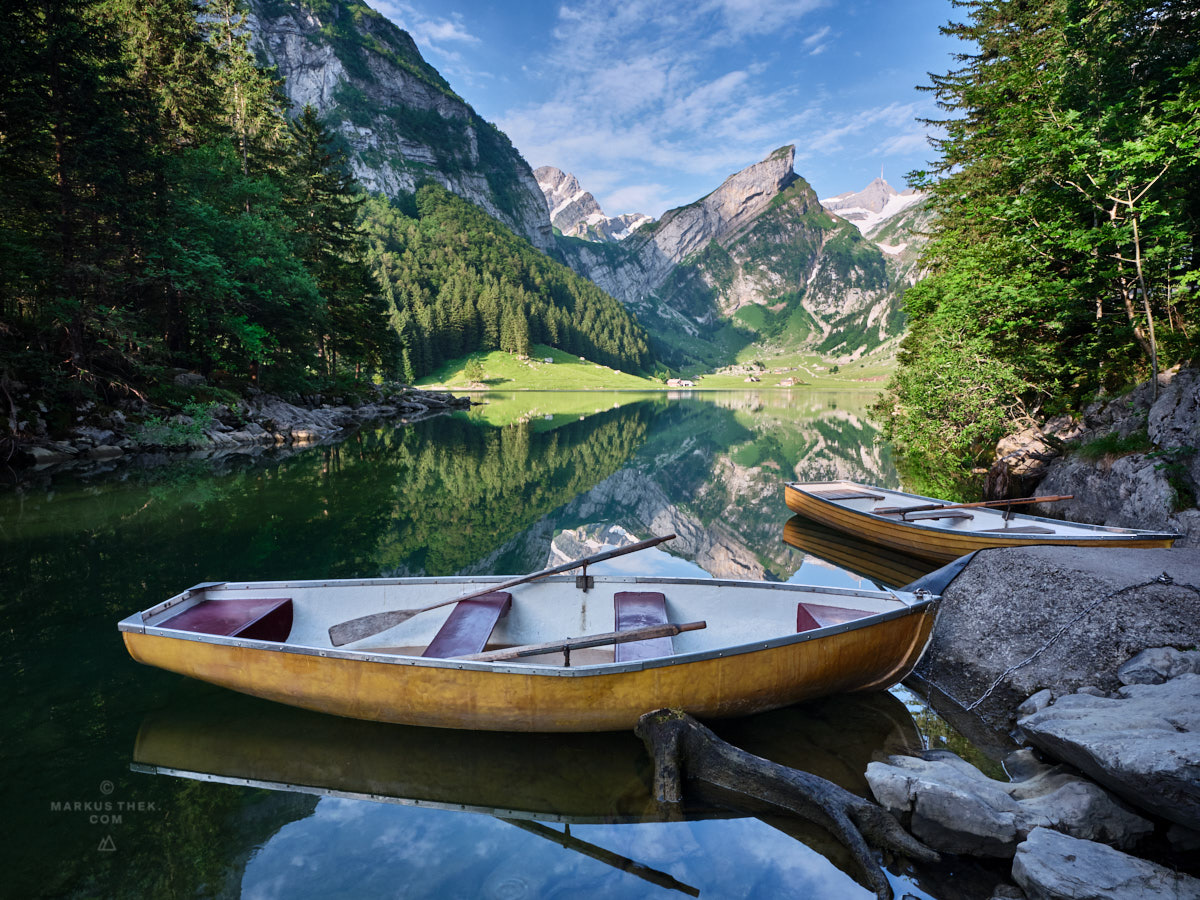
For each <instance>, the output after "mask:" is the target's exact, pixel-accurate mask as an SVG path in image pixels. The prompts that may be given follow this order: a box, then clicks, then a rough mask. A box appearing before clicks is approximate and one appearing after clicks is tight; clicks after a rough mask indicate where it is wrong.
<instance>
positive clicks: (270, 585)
mask: <svg viewBox="0 0 1200 900" xmlns="http://www.w3.org/2000/svg"><path fill="white" fill-rule="evenodd" d="M514 577H519V576H514V575H456V576H453V577H446V578H423V577H422V578H359V579H344V580H335V581H242V582H229V581H226V582H218V584H219V586H218V587H215V588H206V590H208V591H210V592H212V591H256V590H285V589H287V588H300V589H312V588H320V587H336V588H341V587H387V586H390V585H396V586H407V585H426V584H488V583H491V582H502V581H508V580H510V579H512V578H514ZM595 579H596V584H695V585H700V586H710V587H714V586H715V587H741V588H750V589H758V590H763V589H765V590H773V591H779V590H783V591H801V592H804V593H820V594H842V595H846V596H852V597H878V598H880V599H887V598H889V597H890V596H891V594H892V592H891V591H868V590H862V589H860V588H835V587H827V586H825V585H810V584H791V583H788V582H778V581H745V580H739V579H727V578H677V577H672V576H662V575H596V576H595ZM574 581H575V576H574V575H551V576H549V577H546V578H539V579H537V583H539V584H567V583H572V584H573V583H574ZM531 583H533V582H531ZM193 590H195V588H189V589H188V590H187V591H184V592H183V593H181V594H177V595H176V596H175V597H172V598H171V599H170V600H167V601H164V603H160V604H158V605H157V606H152V607H150V608H149V609H146V610H144V611H143V613H142V614H143V615H147V614H154V613H155V612H156V611H157V610H159V609H165V608H167V607H166V604H168V603H173V602H179V601H181V600H186V599H189V598H190V596H191V591H193ZM447 599H453V598H447Z"/></svg>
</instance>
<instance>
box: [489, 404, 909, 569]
mask: <svg viewBox="0 0 1200 900" xmlns="http://www.w3.org/2000/svg"><path fill="white" fill-rule="evenodd" d="M858 399H859V398H856V396H855V395H845V394H841V395H831V396H814V395H807V394H797V395H796V396H795V397H791V396H790V395H789V394H785V393H783V392H776V393H769V394H754V393H741V392H731V393H717V394H712V395H706V396H705V397H704V399H696V400H682V401H679V402H676V403H672V404H669V405H668V406H666V407H665V408H663V409H661V410H660V411H658V413H657V414H656V415H655V416H654V419H653V422H652V425H651V429H650V432H649V435H648V437H647V439H646V441H645V443H644V445H643V446H642V447H641V449H640V450H639V451H638V452H637V454H636V455H635V456H634V458H633V459H632V460H630V462H629V464H628V465H626V466H625V467H624V468H622V469H621V470H619V471H617V472H615V473H613V474H612V475H610V476H609V477H608V478H606V479H604V480H603V481H602V482H600V483H599V484H597V485H596V486H595V487H594V488H592V489H591V490H589V491H588V492H587V493H585V494H582V495H581V496H579V497H577V498H576V499H574V500H572V501H571V503H569V504H568V505H567V506H566V507H565V508H564V509H562V510H559V511H556V512H555V513H554V514H553V515H551V516H549V517H547V518H545V519H543V520H541V521H539V522H538V523H537V524H536V525H534V526H533V527H532V528H531V529H530V530H529V532H527V533H526V534H525V535H524V536H523V537H522V538H521V539H519V540H518V541H517V542H513V543H511V544H510V545H508V546H506V547H503V548H500V549H499V550H498V551H497V552H496V553H494V554H493V555H492V556H490V557H489V558H488V559H486V560H483V561H481V562H480V563H479V564H477V565H476V566H475V567H473V568H474V569H477V570H480V571H484V570H486V569H487V568H488V566H489V565H491V566H495V565H496V564H497V562H498V561H499V560H501V559H503V560H507V561H509V562H510V566H509V569H506V570H512V571H518V570H527V569H537V568H540V567H542V566H543V565H544V564H545V560H546V556H547V550H548V548H549V545H550V541H551V539H552V538H553V537H554V534H555V533H557V532H558V531H559V530H561V529H563V528H573V527H576V526H577V525H580V524H585V523H589V522H614V523H617V524H620V525H622V526H624V527H626V528H628V529H629V530H631V531H633V532H635V533H638V534H639V535H641V536H645V535H646V534H648V533H651V532H653V533H655V534H666V533H668V532H674V533H675V534H677V535H678V537H677V539H676V540H675V541H673V542H672V543H671V544H670V551H671V552H672V553H675V554H678V555H681V556H684V557H686V558H688V559H691V560H694V561H695V562H697V563H698V564H699V565H700V566H701V567H702V568H703V569H705V570H706V571H707V572H709V573H710V574H712V575H714V576H716V577H720V578H750V579H755V580H785V579H787V578H788V577H789V576H790V575H791V574H792V573H794V572H795V571H796V570H797V569H798V568H799V567H800V565H801V562H802V561H803V556H802V555H801V554H798V553H796V552H795V551H793V550H791V549H790V548H788V547H787V546H786V545H784V544H783V543H782V542H781V541H780V534H781V532H782V527H783V523H784V521H785V520H786V519H787V518H788V515H789V513H788V511H787V508H786V506H785V505H784V503H783V494H782V484H783V482H784V481H787V480H792V479H800V480H824V479H834V478H852V479H854V480H856V481H864V482H868V483H876V484H894V483H896V481H897V479H896V475H895V472H894V469H893V468H892V466H891V462H890V459H889V458H888V457H887V456H886V455H885V454H884V453H883V452H882V451H881V449H880V448H879V447H877V446H876V445H875V435H876V433H877V431H876V429H875V428H874V427H873V426H871V425H870V423H869V422H868V421H867V419H866V416H865V413H864V412H862V411H861V408H860V407H859V405H858V404H857V403H855V402H854V401H856V400H858ZM847 400H849V401H851V405H850V406H849V407H847V406H845V403H846V401H847ZM839 402H841V403H842V404H843V408H838V405H837V404H838V403H839Z"/></svg>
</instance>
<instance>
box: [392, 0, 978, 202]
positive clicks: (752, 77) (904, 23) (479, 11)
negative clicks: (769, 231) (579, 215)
mask: <svg viewBox="0 0 1200 900" xmlns="http://www.w3.org/2000/svg"><path fill="white" fill-rule="evenodd" d="M368 2H371V5H373V6H374V7H375V8H376V9H378V10H379V11H380V12H382V13H384V14H385V15H387V16H388V17H389V18H391V19H392V21H394V22H395V23H396V24H397V25H399V26H400V27H402V28H404V29H405V30H407V31H408V32H409V33H410V34H412V36H413V38H414V39H415V40H416V42H417V45H418V47H419V48H420V50H421V53H422V55H424V56H425V58H426V59H427V60H428V61H429V62H430V63H431V64H432V65H433V66H435V67H436V68H437V69H438V71H440V72H441V73H442V75H444V76H445V77H446V79H447V80H448V81H449V82H450V84H451V85H452V86H453V87H454V89H455V90H456V91H457V92H458V93H459V94H460V95H462V96H463V97H464V98H465V99H466V100H467V101H468V102H469V103H471V105H472V106H474V107H475V109H476V111H477V112H479V114H480V115H482V116H483V117H484V118H485V119H488V120H489V121H492V122H495V123H496V124H497V125H499V126H500V127H501V128H502V129H503V130H504V132H505V133H506V134H507V135H508V136H509V137H510V138H511V139H512V141H513V143H514V144H515V145H516V147H517V149H518V150H520V151H521V153H522V154H523V155H524V157H525V159H526V160H527V161H528V162H529V164H530V165H531V166H533V167H534V168H536V167H538V166H542V165H552V166H558V167H559V168H560V169H563V170H565V171H568V172H573V173H574V174H575V175H577V176H578V178H579V180H580V183H581V184H582V185H583V187H584V188H585V189H587V190H590V191H591V192H592V193H593V194H595V196H596V199H597V200H598V201H599V202H600V205H601V206H602V207H603V208H604V211H605V212H606V213H608V214H609V215H617V214H619V213H625V212H643V213H647V214H649V215H653V216H658V215H660V214H661V213H662V212H663V211H664V210H666V209H669V208H671V207H674V206H679V205H682V204H685V203H690V202H691V201H693V200H696V199H698V198H699V197H702V196H704V195H705V194H707V193H709V192H710V191H712V190H713V189H714V188H715V187H717V186H718V185H719V184H720V183H721V182H722V181H723V180H724V179H725V178H726V177H728V176H729V175H731V174H732V173H734V172H736V171H738V170H739V169H742V168H744V167H745V166H747V165H750V164H751V163H754V162H756V161H758V160H760V159H763V158H764V157H766V156H767V155H768V154H769V153H770V152H771V151H772V150H774V149H775V148H776V147H780V146H783V145H784V144H795V145H796V171H797V172H798V173H799V174H800V175H802V176H804V177H805V178H806V179H808V181H809V182H810V183H811V184H812V185H813V187H814V188H816V190H817V193H818V194H819V195H820V196H821V197H828V196H831V195H833V194H837V193H841V192H843V191H847V190H858V189H860V188H862V187H864V186H866V184H867V183H868V182H869V181H870V180H871V179H872V178H874V177H875V176H877V175H878V174H879V172H880V169H881V167H882V169H883V173H884V177H886V178H887V179H888V181H890V182H891V183H892V184H893V185H895V186H896V187H898V188H902V187H904V174H905V173H906V172H908V171H910V170H912V169H917V168H924V167H925V164H926V162H927V161H928V160H929V159H930V158H931V157H932V152H933V151H932V149H931V148H930V147H929V146H928V144H927V142H926V130H927V129H926V128H925V127H924V126H923V125H921V124H920V123H918V122H917V121H916V119H917V118H918V117H920V116H935V117H936V115H937V110H936V108H935V107H934V104H933V99H932V97H931V96H930V95H929V94H928V93H925V92H920V91H917V90H916V85H919V84H927V83H928V80H929V79H928V76H927V73H928V72H935V73H944V72H946V71H948V70H949V69H950V68H951V66H952V64H953V61H952V59H951V54H952V53H954V52H958V51H959V50H960V49H961V48H960V46H958V44H959V42H957V41H955V40H953V39H950V38H946V37H943V36H941V35H939V33H938V26H940V25H942V24H945V23H946V22H947V21H949V20H951V19H952V18H954V12H953V10H952V8H951V6H950V3H949V0H770V2H765V0H557V2H545V0H524V2H521V3H515V2H504V3H498V2H487V0H368Z"/></svg>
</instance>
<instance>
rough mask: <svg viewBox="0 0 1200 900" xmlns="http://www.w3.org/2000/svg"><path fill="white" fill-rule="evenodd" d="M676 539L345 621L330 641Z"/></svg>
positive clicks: (648, 542) (332, 629) (647, 543)
mask: <svg viewBox="0 0 1200 900" xmlns="http://www.w3.org/2000/svg"><path fill="white" fill-rule="evenodd" d="M674 539H675V535H673V534H668V535H664V536H662V537H654V538H650V539H649V540H645V541H638V542H637V543H636V544H628V545H626V546H624V547H617V548H616V549H615V550H605V551H604V552H603V553H597V554H595V555H593V556H585V557H584V558H583V559H577V560H574V561H573V562H566V563H563V564H562V565H559V566H553V567H551V568H549V569H542V571H540V572H534V573H533V574H532V575H524V576H522V577H521V578H514V579H512V580H511V581H505V582H502V583H501V584H490V585H488V586H487V587H484V588H480V589H479V590H477V591H473V592H471V593H470V594H463V595H462V596H461V597H452V598H451V599H449V600H442V601H441V602H439V603H431V604H430V605H429V606H422V607H421V608H420V609H393V610H388V611H387V612H380V613H372V614H371V615H369V616H359V617H358V618H357V619H349V620H347V621H345V622H339V623H338V624H337V625H333V626H330V628H329V641H330V643H331V644H333V646H335V647H340V646H342V644H349V643H352V642H353V641H358V640H362V639H363V638H365V637H370V636H371V635H373V634H378V633H379V632H381V631H386V630H387V629H389V628H391V627H392V626H393V625H399V624H400V623H401V622H407V621H408V620H409V619H411V618H412V617H413V616H415V615H417V614H419V613H423V612H428V611H429V610H431V609H437V608H438V607H439V606H449V605H450V604H451V603H458V602H459V601H460V600H470V599H471V598H472V597H482V596H483V595H484V594H490V593H492V591H502V590H504V589H505V588H510V587H516V586H517V585H518V584H526V583H527V582H530V581H536V580H537V579H539V578H546V577H547V576H550V575H558V574H559V573H561V572H569V571H570V570H571V569H578V568H579V567H580V566H588V565H591V564H592V563H598V562H603V561H604V560H606V559H612V558H613V557H614V556H624V555H625V554H626V553H635V552H637V551H638V550H645V549H646V548H647V547H654V546H657V545H658V544H661V543H662V542H663V541H671V540H674Z"/></svg>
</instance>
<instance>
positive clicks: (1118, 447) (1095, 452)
mask: <svg viewBox="0 0 1200 900" xmlns="http://www.w3.org/2000/svg"><path fill="white" fill-rule="evenodd" d="M1153 449H1154V445H1153V444H1152V443H1151V442H1150V435H1148V434H1147V433H1146V432H1145V431H1135V432H1133V433H1132V434H1127V435H1125V436H1124V437H1121V435H1119V434H1116V433H1113V434H1106V435H1104V436H1103V437H1098V438H1096V439H1095V440H1094V441H1088V442H1087V443H1086V444H1082V445H1080V447H1079V448H1078V449H1077V450H1076V451H1075V452H1076V453H1077V454H1079V455H1080V456H1081V457H1083V458H1084V459H1087V460H1091V461H1092V462H1095V461H1096V460H1100V459H1104V458H1105V457H1116V456H1129V455H1130V454H1132V453H1146V452H1148V451H1150V450H1153Z"/></svg>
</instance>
